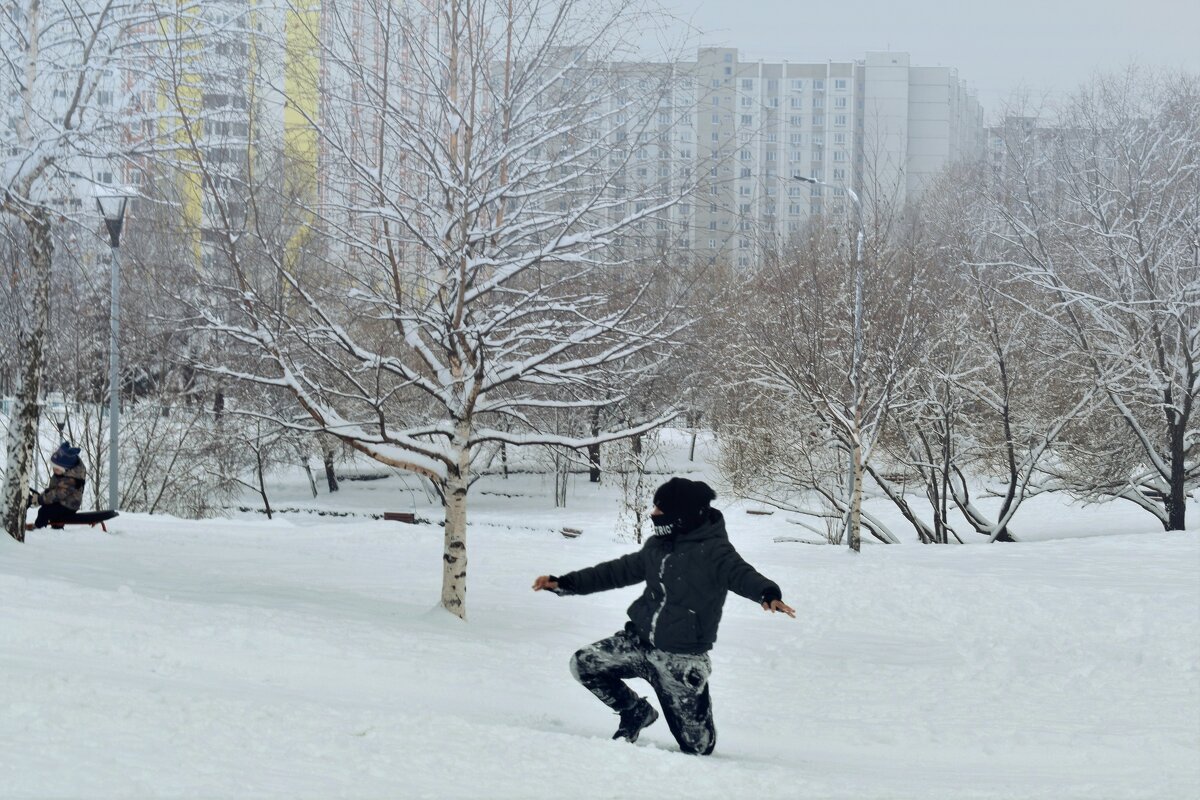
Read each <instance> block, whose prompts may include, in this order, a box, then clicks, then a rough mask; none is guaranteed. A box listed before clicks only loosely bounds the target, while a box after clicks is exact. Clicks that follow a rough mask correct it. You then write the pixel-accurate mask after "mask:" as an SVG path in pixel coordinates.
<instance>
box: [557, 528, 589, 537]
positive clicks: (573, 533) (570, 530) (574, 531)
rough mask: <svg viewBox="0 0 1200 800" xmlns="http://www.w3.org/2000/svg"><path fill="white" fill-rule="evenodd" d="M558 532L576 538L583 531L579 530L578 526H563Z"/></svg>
mask: <svg viewBox="0 0 1200 800" xmlns="http://www.w3.org/2000/svg"><path fill="white" fill-rule="evenodd" d="M559 533H561V534H562V535H563V536H565V537H567V538H568V539H578V538H579V537H580V536H581V535H582V534H583V531H581V530H579V528H563V529H562V530H561V531H559Z"/></svg>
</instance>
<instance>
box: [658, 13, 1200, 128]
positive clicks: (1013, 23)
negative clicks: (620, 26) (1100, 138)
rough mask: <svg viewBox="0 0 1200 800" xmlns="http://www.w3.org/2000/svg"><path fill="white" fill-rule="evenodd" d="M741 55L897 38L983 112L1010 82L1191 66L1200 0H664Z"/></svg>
mask: <svg viewBox="0 0 1200 800" xmlns="http://www.w3.org/2000/svg"><path fill="white" fill-rule="evenodd" d="M663 2H664V3H666V4H667V5H668V6H673V7H674V9H675V12H676V14H678V15H679V16H680V17H682V18H685V19H690V20H691V22H692V24H693V25H694V26H695V27H696V28H698V29H699V30H700V31H702V32H703V33H702V34H698V35H697V36H698V38H699V41H700V42H702V43H703V44H713V45H724V46H731V47H737V48H739V49H740V50H741V51H742V54H741V57H747V56H749V57H750V58H752V59H758V58H765V59H771V60H782V59H784V58H788V59H791V60H796V61H825V60H828V59H832V60H835V61H848V60H851V59H856V58H862V56H863V53H864V52H865V51H867V50H888V49H891V50H901V51H907V52H909V53H911V54H912V63H913V64H914V65H919V66H920V65H929V66H937V65H943V66H953V67H957V68H958V72H959V77H961V78H962V79H963V80H965V81H967V82H968V84H969V85H970V86H972V87H974V88H975V89H977V90H978V91H979V96H980V100H981V101H982V102H983V104H984V107H985V109H986V111H987V113H988V116H989V118H990V117H991V115H992V114H993V113H994V112H995V111H996V109H997V108H998V107H999V106H1000V104H1001V103H1002V102H1003V101H1005V100H1007V99H1008V98H1009V97H1010V96H1011V95H1012V92H1013V91H1014V90H1015V89H1017V88H1018V87H1021V86H1025V87H1027V88H1028V89H1030V90H1031V91H1033V92H1034V93H1036V94H1040V93H1043V92H1061V91H1063V90H1069V89H1071V88H1074V87H1075V86H1077V85H1078V84H1080V83H1082V82H1084V81H1086V80H1087V79H1088V77H1089V76H1090V75H1091V74H1092V73H1093V72H1094V71H1096V70H1097V69H1100V70H1116V69H1120V68H1122V67H1124V66H1126V65H1128V64H1129V63H1131V62H1134V61H1136V62H1137V63H1139V64H1144V65H1146V66H1156V67H1172V68H1179V67H1184V68H1187V69H1190V70H1193V71H1200V0H1086V1H1085V0H822V1H821V2H814V1H813V0H663Z"/></svg>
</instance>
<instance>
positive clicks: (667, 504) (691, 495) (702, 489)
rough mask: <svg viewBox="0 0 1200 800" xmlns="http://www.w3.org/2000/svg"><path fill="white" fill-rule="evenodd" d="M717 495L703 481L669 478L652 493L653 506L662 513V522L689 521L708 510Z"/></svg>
mask: <svg viewBox="0 0 1200 800" xmlns="http://www.w3.org/2000/svg"><path fill="white" fill-rule="evenodd" d="M716 499H717V493H716V492H714V491H713V489H712V487H711V486H709V485H708V484H707V483H704V482H703V481H689V480H688V479H687V478H671V480H669V481H667V482H666V483H664V484H663V485H662V486H660V487H658V489H656V490H655V492H654V505H656V506H658V510H659V511H661V512H662V515H663V517H664V521H666V520H671V521H674V520H682V521H685V522H686V521H691V520H695V519H696V518H697V517H700V516H701V515H703V513H704V512H705V511H707V510H708V504H709V503H711V502H712V501H713V500H716Z"/></svg>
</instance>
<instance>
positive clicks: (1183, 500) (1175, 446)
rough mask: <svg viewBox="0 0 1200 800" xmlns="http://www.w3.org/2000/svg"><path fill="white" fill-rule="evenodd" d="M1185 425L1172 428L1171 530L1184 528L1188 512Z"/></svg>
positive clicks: (1169, 506)
mask: <svg viewBox="0 0 1200 800" xmlns="http://www.w3.org/2000/svg"><path fill="white" fill-rule="evenodd" d="M1183 441H1184V426H1183V425H1182V424H1178V423H1177V424H1176V425H1174V426H1172V430H1171V485H1170V487H1168V494H1167V498H1166V500H1167V503H1166V509H1165V510H1166V512H1167V524H1166V525H1165V526H1164V527H1165V528H1166V529H1167V530H1169V531H1181V530H1183V529H1184V526H1183V522H1184V517H1185V516H1186V514H1187V491H1186V490H1187V485H1186V484H1187V481H1186V478H1185V475H1186V473H1185V470H1184V468H1185V466H1186V463H1185V459H1186V450H1185V449H1184V446H1183Z"/></svg>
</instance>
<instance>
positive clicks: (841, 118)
mask: <svg viewBox="0 0 1200 800" xmlns="http://www.w3.org/2000/svg"><path fill="white" fill-rule="evenodd" d="M833 124H834V125H840V126H841V127H843V128H844V127H846V115H845V114H835V115H834V117H833Z"/></svg>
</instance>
